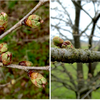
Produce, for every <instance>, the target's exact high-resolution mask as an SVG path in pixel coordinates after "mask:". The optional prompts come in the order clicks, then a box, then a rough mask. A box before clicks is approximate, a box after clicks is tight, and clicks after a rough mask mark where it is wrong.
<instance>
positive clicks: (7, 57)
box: [0, 51, 12, 66]
mask: <svg viewBox="0 0 100 100" xmlns="http://www.w3.org/2000/svg"><path fill="white" fill-rule="evenodd" d="M11 61H12V54H11V52H9V51H7V52H5V53H2V54H1V55H0V62H2V63H3V64H4V65H6V66H7V65H9V64H11Z"/></svg>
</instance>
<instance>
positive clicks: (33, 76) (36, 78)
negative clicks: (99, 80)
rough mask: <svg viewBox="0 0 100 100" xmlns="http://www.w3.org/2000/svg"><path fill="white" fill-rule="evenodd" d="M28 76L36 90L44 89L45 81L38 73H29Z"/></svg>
mask: <svg viewBox="0 0 100 100" xmlns="http://www.w3.org/2000/svg"><path fill="white" fill-rule="evenodd" d="M28 75H29V77H30V80H31V81H32V83H33V84H34V85H35V86H37V87H38V88H42V87H43V88H44V87H45V85H46V84H47V80H46V79H45V78H44V77H43V76H42V75H41V74H40V73H38V72H34V71H29V72H28Z"/></svg>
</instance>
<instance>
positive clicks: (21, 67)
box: [6, 64, 49, 71]
mask: <svg viewBox="0 0 100 100" xmlns="http://www.w3.org/2000/svg"><path fill="white" fill-rule="evenodd" d="M6 67H8V68H17V69H22V70H25V71H27V70H29V69H34V70H49V66H43V67H34V66H31V67H29V66H27V67H26V66H21V65H15V64H10V65H8V66H6Z"/></svg>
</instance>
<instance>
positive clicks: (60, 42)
mask: <svg viewBox="0 0 100 100" xmlns="http://www.w3.org/2000/svg"><path fill="white" fill-rule="evenodd" d="M63 42H64V41H63V39H61V38H60V37H58V36H55V37H54V38H53V43H54V45H56V46H59V47H61V45H62V43H63Z"/></svg>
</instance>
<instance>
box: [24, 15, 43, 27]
mask: <svg viewBox="0 0 100 100" xmlns="http://www.w3.org/2000/svg"><path fill="white" fill-rule="evenodd" d="M42 23H43V20H42V19H41V17H40V16H38V15H30V16H28V18H26V19H25V20H24V24H25V25H26V26H29V27H32V28H38V27H39V26H40V25H41V24H42Z"/></svg>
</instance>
